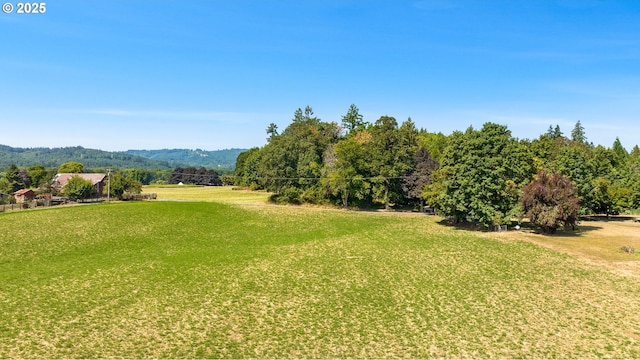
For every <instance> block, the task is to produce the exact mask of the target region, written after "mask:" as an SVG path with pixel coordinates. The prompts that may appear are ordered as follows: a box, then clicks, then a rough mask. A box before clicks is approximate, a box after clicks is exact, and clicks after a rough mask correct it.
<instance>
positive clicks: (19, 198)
mask: <svg viewBox="0 0 640 360" xmlns="http://www.w3.org/2000/svg"><path fill="white" fill-rule="evenodd" d="M13 197H14V198H15V199H16V202H18V203H23V202H25V201H29V200H33V199H35V197H36V193H34V192H33V190H31V189H22V190H18V191H16V192H14V193H13Z"/></svg>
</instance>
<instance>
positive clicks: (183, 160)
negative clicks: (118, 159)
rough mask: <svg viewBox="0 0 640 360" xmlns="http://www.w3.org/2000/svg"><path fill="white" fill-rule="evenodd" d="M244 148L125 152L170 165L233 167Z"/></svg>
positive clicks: (215, 167)
mask: <svg viewBox="0 0 640 360" xmlns="http://www.w3.org/2000/svg"><path fill="white" fill-rule="evenodd" d="M243 151H246V149H225V150H215V151H206V150H201V149H196V150H189V149H162V150H127V151H126V153H127V154H131V155H136V156H141V157H144V158H147V159H151V160H157V161H162V162H165V163H168V164H169V165H171V166H194V167H201V166H204V167H206V168H214V169H217V168H221V169H233V168H235V165H236V158H237V157H238V155H239V154H240V153H242V152H243Z"/></svg>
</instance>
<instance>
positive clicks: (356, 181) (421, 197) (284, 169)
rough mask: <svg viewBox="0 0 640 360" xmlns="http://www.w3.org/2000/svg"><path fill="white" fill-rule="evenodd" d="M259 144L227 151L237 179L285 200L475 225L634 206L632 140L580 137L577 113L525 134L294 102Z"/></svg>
mask: <svg viewBox="0 0 640 360" xmlns="http://www.w3.org/2000/svg"><path fill="white" fill-rule="evenodd" d="M267 135H268V139H267V144H266V145H264V146H263V147H260V148H253V149H250V150H248V151H245V152H243V153H241V154H240V155H239V156H238V158H237V160H236V170H235V177H234V182H235V185H237V186H244V187H250V188H252V189H264V190H267V191H270V192H273V194H274V195H273V196H272V200H273V201H276V202H284V203H314V204H335V205H339V206H344V207H380V208H385V209H391V208H394V207H396V208H397V207H415V208H422V207H423V206H425V205H429V206H431V207H435V208H437V209H438V211H439V212H440V213H441V214H443V215H445V216H449V217H452V218H454V219H456V220H457V221H472V222H476V223H479V224H482V225H484V226H490V225H496V224H504V223H507V222H508V221H509V220H510V219H512V218H514V217H520V216H523V215H527V216H528V217H530V218H536V219H538V220H537V221H538V223H540V224H542V223H543V222H544V221H543V220H542V219H543V218H544V219H549V220H547V221H546V223H545V224H546V225H544V228H545V229H547V230H549V231H553V230H555V228H557V227H558V226H560V225H562V224H565V225H571V224H572V223H575V220H576V219H577V215H578V214H587V213H605V214H614V213H619V212H624V211H629V210H632V209H638V208H640V149H638V146H637V145H636V146H635V147H634V148H633V150H632V151H631V152H630V153H629V152H627V150H626V149H625V148H624V147H623V146H622V144H621V143H620V140H619V139H616V141H615V142H614V143H613V145H612V146H611V147H610V148H606V147H604V146H602V145H598V146H595V145H594V144H593V143H589V142H588V141H587V137H586V133H585V129H584V127H583V126H582V124H581V122H580V121H577V123H576V124H575V127H574V129H573V130H572V131H571V134H570V136H565V134H564V133H563V132H562V131H561V129H560V127H559V126H558V125H556V126H555V127H553V126H549V129H548V131H547V132H546V133H544V134H541V135H540V136H539V137H538V138H535V139H534V140H529V139H518V138H515V137H514V136H513V135H512V134H511V131H510V130H509V129H508V128H507V126H504V125H499V124H494V123H486V124H484V125H483V126H482V128H480V129H474V128H473V127H469V128H468V129H466V130H465V131H455V132H453V133H452V134H450V135H444V134H442V133H432V132H428V131H426V130H424V129H417V128H416V126H415V123H414V122H413V121H412V120H411V118H409V119H407V120H406V121H404V122H402V123H398V121H397V120H396V119H395V118H394V117H391V116H381V117H380V118H379V119H377V120H376V121H375V122H373V123H370V122H367V121H365V120H364V119H363V116H362V115H361V114H360V112H359V109H358V108H357V106H355V105H351V106H350V107H349V109H348V111H347V112H346V114H345V115H344V116H342V119H341V122H340V124H338V123H337V122H325V121H322V120H321V119H319V118H318V117H316V116H315V115H314V113H313V110H312V108H311V107H309V106H307V107H306V108H305V109H304V110H302V109H297V110H296V111H295V113H294V116H293V119H292V122H291V123H290V124H289V125H288V126H287V128H286V129H284V131H282V132H279V131H278V127H277V125H275V124H273V123H272V124H270V125H269V126H268V128H267Z"/></svg>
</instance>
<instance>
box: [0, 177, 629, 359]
mask: <svg viewBox="0 0 640 360" xmlns="http://www.w3.org/2000/svg"><path fill="white" fill-rule="evenodd" d="M196 189H197V188H196ZM165 190H167V191H173V190H171V189H145V192H157V193H158V196H159V197H160V198H164V199H169V198H171V199H181V200H185V199H186V197H187V196H189V199H191V196H193V197H194V198H199V199H204V200H207V202H185V201H156V202H137V203H112V204H103V205H87V206H75V207H68V208H59V209H49V210H40V211H24V212H20V213H9V214H0V223H1V224H2V225H3V232H2V235H0V358H98V357H99V358H112V357H126V358H150V357H156V358H157V357H172V358H203V357H213V358H267V357H268V358H283V357H284V358H291V357H295V358H300V357H304V358H327V357H359V358H362V357H366V358H370V357H375V358H386V357H412V358H416V357H456V358H458V357H474V358H478V357H483V358H484V357H492V358H495V357H509V358H513V357H538V358H539V357H545V358H550V357H554V358H557V357H563V358H578V357H579V358H602V357H615V358H637V357H640V322H639V321H638V314H640V279H639V278H638V277H634V276H622V275H619V274H618V273H616V272H613V271H610V270H609V268H608V267H605V266H600V265H598V264H594V263H593V262H585V261H583V260H582V259H581V258H579V257H576V256H574V255H570V254H569V253H568V252H559V251H555V250H552V249H549V248H547V247H542V246H538V245H536V244H534V243H532V242H530V241H522V239H520V238H518V237H515V236H511V235H495V234H491V233H477V232H470V231H465V230H459V229H455V228H451V227H447V226H443V225H441V224H439V223H438V220H439V219H437V218H435V217H429V216H421V215H419V214H388V213H367V212H348V211H336V210H330V209H314V208H301V207H289V206H255V204H257V203H259V202H261V201H262V200H264V199H265V198H266V196H267V194H257V195H256V194H253V193H241V192H232V191H230V190H229V189H217V190H215V189H210V188H200V195H197V193H198V191H197V190H193V191H194V192H191V193H184V194H178V193H177V192H178V191H187V192H189V191H192V190H191V188H189V189H187V188H185V189H183V190H180V189H178V190H175V191H176V192H172V194H173V195H167V194H163V195H161V193H162V192H164V191H165ZM260 199H262V200H260ZM243 204H244V205H243ZM587 233H588V232H585V236H586V235H587ZM592 233H593V232H592ZM523 236H525V237H526V236H531V237H534V238H535V237H536V235H523ZM578 237H579V236H578ZM556 238H557V239H562V237H552V238H547V239H552V240H553V239H556ZM546 241H551V240H546ZM626 255H628V254H626ZM628 256H629V257H630V258H633V257H634V256H636V255H628ZM636 258H637V256H636Z"/></svg>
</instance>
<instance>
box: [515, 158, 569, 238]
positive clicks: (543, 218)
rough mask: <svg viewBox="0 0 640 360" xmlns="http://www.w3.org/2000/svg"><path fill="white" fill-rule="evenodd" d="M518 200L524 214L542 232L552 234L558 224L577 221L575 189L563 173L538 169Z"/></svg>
mask: <svg viewBox="0 0 640 360" xmlns="http://www.w3.org/2000/svg"><path fill="white" fill-rule="evenodd" d="M520 203H521V206H522V210H523V212H524V214H525V216H526V217H528V218H529V220H530V221H531V222H532V223H534V224H536V225H538V226H540V227H541V228H542V231H543V232H545V233H554V232H555V231H556V230H557V229H558V227H560V226H561V225H565V226H569V225H570V226H572V227H573V226H575V224H576V221H577V220H578V208H579V207H580V205H579V198H578V191H577V188H576V187H575V185H573V183H572V182H571V180H569V178H568V177H566V176H564V175H560V174H551V175H548V174H547V173H545V172H544V171H540V172H539V173H538V175H537V176H536V178H535V179H534V180H533V181H532V182H531V183H529V184H528V185H526V186H525V187H524V188H523V189H522V194H521V197H520Z"/></svg>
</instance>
